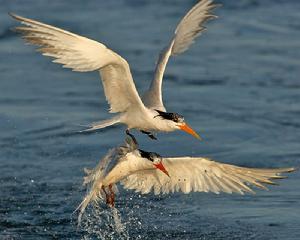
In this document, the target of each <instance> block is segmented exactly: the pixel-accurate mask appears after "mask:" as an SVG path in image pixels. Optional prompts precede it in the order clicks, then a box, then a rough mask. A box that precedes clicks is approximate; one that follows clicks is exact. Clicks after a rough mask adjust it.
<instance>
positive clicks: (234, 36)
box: [0, 0, 300, 240]
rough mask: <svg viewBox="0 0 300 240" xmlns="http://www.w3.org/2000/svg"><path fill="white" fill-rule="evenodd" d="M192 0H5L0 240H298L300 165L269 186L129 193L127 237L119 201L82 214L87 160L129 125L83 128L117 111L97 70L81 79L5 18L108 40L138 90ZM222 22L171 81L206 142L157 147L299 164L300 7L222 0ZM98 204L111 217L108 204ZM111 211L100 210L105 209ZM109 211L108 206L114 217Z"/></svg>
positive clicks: (171, 100) (168, 140) (154, 145)
mask: <svg viewBox="0 0 300 240" xmlns="http://www.w3.org/2000/svg"><path fill="white" fill-rule="evenodd" d="M195 2H196V1H191V0H184V1H183V0H164V1H150V0H131V1H129V0H128V1H125V0H115V1H99V0H98V1H97V0H89V1H82V0H81V1H80V0H76V1H58V0H52V1H47V0H39V1H35V0H28V1H21V0H1V1H0V4H1V8H0V22H1V25H0V61H1V62H0V76H1V80H0V132H1V134H0V169H1V170H0V173H1V174H0V239H97V238H102V239H120V238H125V239H126V238H130V239H259V240H260V239H300V184H299V183H300V173H299V172H296V173H293V174H290V175H289V178H288V179H285V180H283V181H281V182H280V186H274V187H271V188H270V191H269V192H262V191H257V194H256V195H254V196H252V195H246V196H238V195H226V194H221V195H214V194H207V193H193V194H189V195H183V194H175V195H170V196H161V197H155V196H153V195H146V196H139V195H136V194H134V193H133V192H131V191H124V190H122V189H120V190H121V191H120V194H119V195H118V197H117V209H118V210H119V211H120V213H119V214H120V215H119V217H120V218H121V221H122V224H124V227H125V228H126V229H125V230H124V231H125V232H124V233H122V234H119V233H118V232H116V227H115V226H113V225H112V223H113V222H114V221H113V219H112V217H111V216H110V215H109V214H111V213H109V210H108V209H105V208H104V209H102V210H97V211H98V212H97V211H96V210H93V209H90V216H88V218H87V219H86V225H85V226H83V227H81V228H77V226H76V214H72V213H73V211H74V209H75V208H76V207H77V206H78V204H79V203H80V201H81V199H82V197H83V196H84V194H85V189H84V188H82V186H81V184H82V178H83V176H84V173H83V168H84V167H89V168H92V167H94V166H95V165H96V164H97V162H98V160H99V159H100V158H101V157H102V156H103V154H105V153H106V151H107V150H108V149H109V148H111V147H114V146H116V145H118V144H120V143H121V142H122V141H123V139H124V132H123V131H124V127H122V126H118V127H114V128H111V129H108V130H104V131H100V132H97V133H93V134H77V133H76V131H78V130H81V129H82V127H81V126H80V125H82V124H83V125H85V124H88V123H90V122H93V121H96V120H100V119H105V118H107V117H108V116H109V114H108V113H107V111H106V110H107V109H108V105H107V104H106V101H105V98H104V95H103V90H102V87H101V85H100V82H99V80H98V74H97V73H74V72H72V71H70V70H67V69H63V68H61V66H59V65H56V64H53V63H51V62H50V60H49V59H47V58H45V57H42V56H40V54H39V53H35V52H34V48H33V47H31V46H26V45H24V43H23V41H22V40H21V38H20V36H17V35H16V34H15V33H13V32H11V31H10V28H12V27H13V26H15V25H16V22H15V21H13V20H12V19H11V18H10V17H9V16H8V15H7V12H15V13H17V14H20V15H23V16H27V17H31V18H35V19H38V20H40V21H44V22H47V23H50V24H53V25H56V26H59V27H62V28H65V29H68V30H71V31H73V32H76V33H79V34H82V35H85V36H88V37H91V38H93V39H97V40H99V41H101V42H103V43H105V44H107V45H108V46H109V47H110V48H112V49H114V50H115V51H117V52H118V53H119V54H120V55H122V56H123V57H124V58H126V59H127V60H128V62H129V63H130V65H131V70H132V73H133V76H134V79H135V82H136V85H137V87H138V88H139V90H141V91H142V90H143V89H145V88H146V87H147V86H148V84H149V81H150V80H151V78H152V75H153V69H154V65H155V61H156V58H157V56H158V52H159V51H160V49H161V48H162V47H164V46H165V44H166V43H167V41H168V40H169V38H170V36H171V34H172V32H173V30H174V28H175V26H176V24H177V23H178V21H179V19H180V18H181V17H182V16H183V15H184V13H185V12H186V11H187V10H188V9H189V8H190V7H191V6H192V5H193V4H194V3H195ZM219 2H221V3H222V4H223V6H222V7H221V8H219V9H218V10H217V11H216V13H217V15H219V19H217V20H215V21H212V22H210V23H209V24H207V26H208V31H207V32H206V33H205V34H204V35H203V36H201V38H200V39H198V41H197V42H196V44H194V45H193V46H192V48H191V49H190V50H189V51H188V52H186V53H185V54H183V55H181V56H178V57H176V58H174V59H171V60H170V62H169V65H168V68H167V72H166V75H165V82H164V99H165V102H166V106H167V108H168V110H169V111H175V112H178V113H180V114H182V115H184V116H185V119H186V120H187V122H188V123H190V125H191V126H193V128H195V129H196V130H197V131H198V132H200V134H201V135H202V137H203V138H204V141H203V142H199V141H197V140H196V139H193V138H192V137H190V136H188V135H186V134H184V133H181V132H174V133H170V134H159V135H158V137H159V141H158V142H155V141H150V140H149V139H148V138H146V137H145V136H143V135H140V134H138V133H136V136H137V137H138V140H139V142H140V144H141V146H142V147H143V149H145V150H149V151H150V150H152V151H156V152H158V153H160V154H161V155H163V156H178V155H192V156H208V157H210V158H213V159H215V160H217V161H222V162H227V163H232V164H238V165H241V166H250V167H285V166H288V167H289V166H299V165H300V131H299V130H300V122H299V119H300V79H299V76H300V70H299V69H300V50H299V49H300V41H299V39H300V14H299V12H300V1H298V0H264V1H258V0H241V1H236V0H226V1H225V0H223V1H221V0H220V1H219ZM99 211H100V212H99ZM101 211H102V212H101ZM103 211H104V212H103Z"/></svg>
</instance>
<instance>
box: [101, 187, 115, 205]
mask: <svg viewBox="0 0 300 240" xmlns="http://www.w3.org/2000/svg"><path fill="white" fill-rule="evenodd" d="M108 189H109V193H108V192H106V190H105V187H104V186H102V190H103V192H104V193H105V197H106V204H107V205H109V206H110V207H114V206H115V193H114V192H113V190H112V185H111V184H109V185H108Z"/></svg>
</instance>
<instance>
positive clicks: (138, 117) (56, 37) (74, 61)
mask: <svg viewBox="0 0 300 240" xmlns="http://www.w3.org/2000/svg"><path fill="white" fill-rule="evenodd" d="M217 6H218V5H217V4H213V1H212V0H202V1H199V2H198V3H197V4H196V5H195V6H194V7H193V8H192V9H190V10H189V11H188V12H187V14H186V15H185V16H184V17H183V18H182V20H181V21H180V22H179V24H178V26H177V28H176V30H175V33H174V35H173V37H172V39H171V41H170V43H169V45H168V46H167V47H166V48H164V49H163V51H162V52H161V54H160V56H159V60H158V62H157V65H156V70H155V74H154V78H153V80H152V82H151V84H150V87H149V90H148V91H147V92H146V93H145V94H144V95H143V97H142V98H140V96H139V94H138V92H137V89H136V87H135V84H134V81H133V78H132V75H131V72H130V67H129V64H128V63H127V61H126V60H125V59H124V58H122V57H121V56H120V55H118V54H117V53H115V52H114V51H112V50H111V49H109V48H107V47H106V46H105V45H104V44H102V43H100V42H97V41H94V40H91V39H88V38H86V37H83V36H80V35H77V34H74V33H71V32H69V31H66V30H63V29H60V28H57V27H54V26H51V25H47V24H44V23H41V22H38V21H35V20H32V19H29V18H25V17H21V16H18V15H15V14H12V13H10V15H11V16H12V17H13V18H14V19H16V20H18V21H20V22H21V24H23V25H25V26H20V27H16V30H17V31H18V32H21V33H22V34H23V35H24V36H23V38H24V39H25V41H26V42H28V43H31V44H34V45H37V46H39V49H38V51H40V52H41V53H42V54H43V55H44V56H49V57H52V58H54V60H53V62H55V63H60V64H63V67H65V68H71V69H72V70H73V71H77V72H89V71H99V73H100V76H101V79H102V84H103V89H104V93H105V96H106V100H107V101H108V103H109V105H110V110H109V112H110V113H116V115H115V116H114V117H112V118H111V119H108V120H104V121H100V122H96V123H92V124H91V126H90V128H89V129H87V130H96V129H101V128H105V127H108V126H111V125H114V124H117V123H122V124H125V125H127V130H126V133H127V134H129V130H130V129H137V130H140V131H141V132H142V133H145V134H147V135H148V136H149V137H150V138H152V139H156V137H155V136H154V135H153V134H152V132H159V131H162V132H171V131H175V130H183V131H185V132H187V133H189V134H191V135H192V136H194V137H196V138H200V136H199V135H198V134H197V133H196V132H195V131H194V130H193V129H192V128H191V127H189V126H188V125H187V124H186V122H185V121H184V118H183V116H181V115H179V114H178V113H171V112H166V108H165V107H164V104H163V101H162V89H161V88H162V79H163V75H164V71H165V68H166V65H167V62H168V59H169V57H170V56H175V55H178V54H180V53H182V52H184V51H185V50H187V49H188V48H189V46H190V45H191V44H192V43H193V42H194V40H195V39H196V37H197V36H199V35H200V34H201V33H202V32H203V31H204V30H205V27H204V26H203V24H204V23H205V22H206V21H207V20H209V19H213V18H216V16H215V15H213V14H212V13H211V11H212V10H213V9H215V8H216V7H217Z"/></svg>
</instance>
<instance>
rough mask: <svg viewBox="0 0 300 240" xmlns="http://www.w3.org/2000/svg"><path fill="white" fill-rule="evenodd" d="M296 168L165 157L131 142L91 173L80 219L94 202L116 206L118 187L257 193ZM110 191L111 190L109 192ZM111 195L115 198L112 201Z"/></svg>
mask: <svg viewBox="0 0 300 240" xmlns="http://www.w3.org/2000/svg"><path fill="white" fill-rule="evenodd" d="M294 170H295V169H294V168H277V169H258V168H246V167H238V166H234V165H230V164H223V163H218V162H215V161H212V160H210V159H207V158H203V157H173V158H163V157H160V156H159V155H158V154H156V153H151V152H146V151H143V150H140V149H138V145H137V144H136V142H135V141H133V140H131V139H127V141H126V144H125V146H121V147H118V148H115V149H113V150H111V151H110V152H109V153H108V154H107V155H106V156H105V157H104V158H103V160H101V161H100V163H99V164H98V166H97V167H96V168H95V169H94V170H87V171H86V172H87V174H88V176H87V177H85V181H84V183H85V184H87V183H90V184H91V189H90V192H89V193H88V194H87V196H86V197H85V199H84V200H83V202H82V203H81V205H80V209H81V211H80V217H81V215H82V213H83V212H84V210H85V208H86V206H87V205H88V203H89V202H90V201H97V200H98V199H99V198H100V199H105V198H109V201H108V202H107V203H108V204H109V205H112V206H114V192H115V191H116V186H115V185H116V184H117V183H121V185H123V187H124V188H126V189H132V190H135V191H136V192H140V193H141V194H147V193H150V192H153V193H154V194H168V193H174V192H183V193H186V194H187V193H190V192H214V193H221V192H226V193H238V194H244V193H245V192H248V193H254V191H253V190H252V188H251V186H256V187H258V188H261V189H267V188H266V187H265V186H264V184H274V182H273V181H272V179H281V178H284V176H282V175H281V174H282V173H284V172H291V171H294ZM108 189H109V190H108ZM111 194H112V195H113V198H112V199H111Z"/></svg>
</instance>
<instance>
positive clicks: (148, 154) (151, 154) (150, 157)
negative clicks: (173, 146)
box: [139, 149, 161, 162]
mask: <svg viewBox="0 0 300 240" xmlns="http://www.w3.org/2000/svg"><path fill="white" fill-rule="evenodd" d="M139 151H140V154H141V157H142V158H147V159H148V160H150V161H151V162H153V161H154V159H155V158H161V156H160V155H159V154H157V153H155V152H146V151H143V150H141V149H139Z"/></svg>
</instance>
